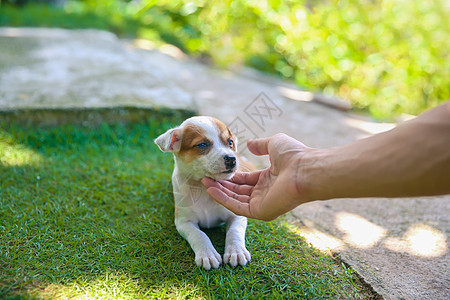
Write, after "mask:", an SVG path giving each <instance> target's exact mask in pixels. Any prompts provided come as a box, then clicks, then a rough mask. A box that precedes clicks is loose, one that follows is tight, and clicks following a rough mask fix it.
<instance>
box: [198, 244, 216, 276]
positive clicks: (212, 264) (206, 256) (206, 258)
mask: <svg viewBox="0 0 450 300" xmlns="http://www.w3.org/2000/svg"><path fill="white" fill-rule="evenodd" d="M195 263H196V264H197V266H199V267H203V268H204V269H205V270H207V271H208V270H210V269H211V268H214V269H217V268H218V267H219V266H220V264H221V263H222V257H220V254H219V253H217V251H216V249H214V248H212V249H204V250H202V251H199V252H198V253H195Z"/></svg>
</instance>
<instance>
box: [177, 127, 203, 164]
mask: <svg viewBox="0 0 450 300" xmlns="http://www.w3.org/2000/svg"><path fill="white" fill-rule="evenodd" d="M181 136H182V140H181V147H180V151H179V152H178V156H179V157H180V159H181V160H183V162H184V163H190V162H192V161H193V160H194V159H196V158H197V157H199V156H200V155H204V154H207V153H208V152H209V151H210V150H211V147H208V148H205V149H203V148H202V147H198V145H200V144H202V143H206V144H211V141H210V140H209V139H208V138H207V137H206V136H205V130H204V129H203V128H201V127H199V126H197V125H195V124H190V123H188V124H186V125H185V126H184V128H183V131H182V134H181Z"/></svg>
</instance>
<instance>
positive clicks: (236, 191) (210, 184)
mask: <svg viewBox="0 0 450 300" xmlns="http://www.w3.org/2000/svg"><path fill="white" fill-rule="evenodd" d="M202 182H203V184H204V185H205V186H206V187H207V188H216V189H219V190H220V191H222V192H223V193H225V194H226V195H227V196H229V197H232V198H234V199H236V200H239V201H241V202H248V200H249V196H250V194H251V191H252V187H250V186H247V185H245V186H241V185H237V184H234V183H231V182H228V181H220V182H219V181H215V180H213V179H211V178H208V177H205V178H204V179H203V180H202Z"/></svg>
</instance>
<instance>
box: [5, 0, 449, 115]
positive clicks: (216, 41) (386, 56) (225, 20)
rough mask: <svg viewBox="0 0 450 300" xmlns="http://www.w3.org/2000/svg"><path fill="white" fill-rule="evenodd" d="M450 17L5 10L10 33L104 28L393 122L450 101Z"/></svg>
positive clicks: (267, 7) (297, 5) (241, 1)
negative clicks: (257, 73)
mask: <svg viewBox="0 0 450 300" xmlns="http://www.w3.org/2000/svg"><path fill="white" fill-rule="evenodd" d="M11 2H12V3H14V2H16V1H15V0H9V1H7V2H6V3H11ZM30 2H31V1H30ZM449 14H450V6H448V5H447V4H446V3H445V0H431V1H423V0H383V1H372V0H322V1H309V0H301V1H298V0H270V1H247V0H233V1H231V0H227V1H222V0H220V1H219V0H215V1H203V0H200V1H191V0H160V1H153V0H143V1H124V0H98V1H66V2H65V4H64V5H63V6H61V7H52V6H47V5H42V4H40V5H39V4H32V3H31V4H30V5H26V6H24V7H21V8H18V7H14V6H11V5H3V6H2V7H1V9H0V26H48V27H63V28H98V29H104V30H109V31H112V32H114V33H116V34H118V35H119V36H122V37H124V36H125V37H139V38H144V39H149V40H152V41H155V42H156V44H158V43H163V42H165V43H170V44H174V45H176V46H177V47H179V48H181V49H182V50H183V51H185V52H187V53H189V54H190V55H193V56H200V57H202V58H207V60H209V61H211V62H213V63H214V64H216V65H218V66H221V67H228V66H230V65H231V66H236V65H241V64H246V65H249V66H252V67H254V68H257V69H259V70H262V71H264V72H269V73H272V74H276V75H278V76H280V77H283V78H287V79H290V80H292V81H294V82H296V83H297V84H298V85H299V86H300V87H304V88H307V89H309V90H313V91H319V92H325V93H328V94H332V95H337V96H340V97H342V98H344V99H348V100H350V102H351V103H352V104H353V106H354V107H355V108H356V109H361V110H364V111H369V112H370V113H371V114H372V115H373V116H375V117H377V118H380V119H390V118H392V117H393V116H396V115H399V114H401V113H409V114H418V113H420V112H423V111H424V110H426V109H428V108H430V107H434V106H436V105H437V104H439V103H441V102H443V101H445V100H447V99H449V98H450V81H449V78H450V65H449V64H448V61H449V59H450V57H449V53H450V51H449V46H448V40H449V39H450V21H449V18H448V15H449Z"/></svg>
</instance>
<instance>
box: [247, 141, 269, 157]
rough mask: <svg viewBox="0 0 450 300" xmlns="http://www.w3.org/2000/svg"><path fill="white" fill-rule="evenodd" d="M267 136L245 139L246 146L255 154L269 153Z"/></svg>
mask: <svg viewBox="0 0 450 300" xmlns="http://www.w3.org/2000/svg"><path fill="white" fill-rule="evenodd" d="M270 139H271V138H270V137H268V138H260V139H252V140H248V141H247V147H248V150H250V152H252V153H253V154H255V155H267V154H269V141H270Z"/></svg>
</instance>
